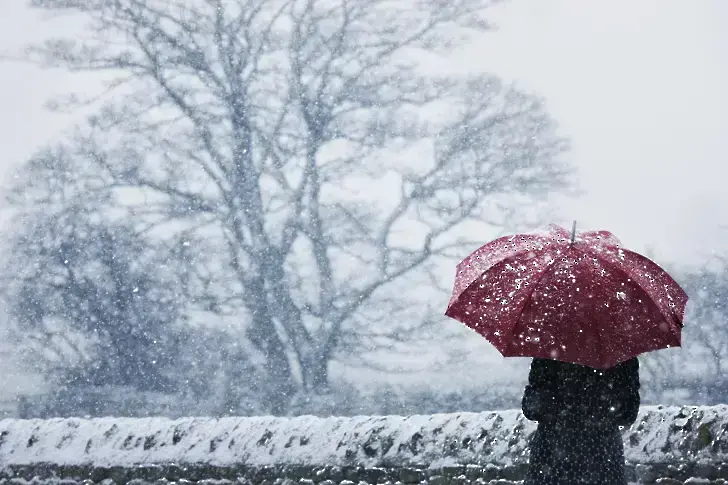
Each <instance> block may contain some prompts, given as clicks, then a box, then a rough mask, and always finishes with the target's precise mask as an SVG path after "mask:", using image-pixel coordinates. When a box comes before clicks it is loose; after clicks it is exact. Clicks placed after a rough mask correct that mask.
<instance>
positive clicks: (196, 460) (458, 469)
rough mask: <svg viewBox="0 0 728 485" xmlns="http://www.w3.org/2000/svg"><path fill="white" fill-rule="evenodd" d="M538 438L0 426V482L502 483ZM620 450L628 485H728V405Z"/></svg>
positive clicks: (652, 415) (61, 423)
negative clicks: (681, 484)
mask: <svg viewBox="0 0 728 485" xmlns="http://www.w3.org/2000/svg"><path fill="white" fill-rule="evenodd" d="M533 430H534V425H533V423H531V422H529V421H527V420H525V419H524V418H523V416H522V415H521V414H520V413H517V412H515V411H502V412H490V413H481V414H472V413H463V414H452V415H433V416H409V417H398V416H386V417H357V418H328V419H319V418H312V417H299V418H292V419H282V418H267V417H258V418H222V419H207V418H187V419H180V420H168V419H161V418H153V419H124V418H99V419H89V420H83V419H55V420H4V421H0V482H2V483H18V484H20V483H27V480H35V481H36V483H43V482H55V483H57V482H58V481H59V480H61V481H64V482H65V483H68V484H69V485H70V484H71V483H80V482H84V481H85V483H86V484H87V485H90V484H92V483H102V482H106V483H109V484H110V483H111V482H113V483H130V482H134V483H138V484H140V485H141V484H143V483H159V484H160V485H161V484H162V483H169V482H176V483H191V482H192V483H220V484H222V483H241V484H274V483H278V484H284V483H285V484H293V483H306V484H316V485H319V484H326V485H333V484H337V485H338V484H350V485H351V484H357V485H359V484H372V485H374V484H385V483H391V484H394V483H398V482H399V483H401V484H432V485H438V484H439V485H443V484H469V483H479V484H483V483H498V484H502V485H506V484H508V483H514V482H518V481H520V480H521V479H522V478H523V474H524V471H525V468H526V465H527V459H528V453H527V446H526V444H527V439H528V436H529V435H530V433H532V432H533ZM624 442H625V454H626V458H627V467H628V474H629V478H630V481H631V482H636V483H662V484H677V483H692V484H695V483H716V484H717V483H721V484H723V483H727V484H728V407H727V406H714V407H684V408H677V407H672V408H662V407H645V408H643V409H642V411H641V412H640V416H639V417H638V420H637V422H636V423H635V425H634V426H632V427H631V428H630V429H627V430H625V432H624ZM210 480H213V482H211V481H210Z"/></svg>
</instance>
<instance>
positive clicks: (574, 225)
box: [571, 221, 576, 244]
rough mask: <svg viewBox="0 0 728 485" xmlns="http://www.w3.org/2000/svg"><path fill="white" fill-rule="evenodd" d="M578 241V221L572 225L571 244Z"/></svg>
mask: <svg viewBox="0 0 728 485" xmlns="http://www.w3.org/2000/svg"><path fill="white" fill-rule="evenodd" d="M574 241H576V221H574V223H573V224H572V225H571V244H574Z"/></svg>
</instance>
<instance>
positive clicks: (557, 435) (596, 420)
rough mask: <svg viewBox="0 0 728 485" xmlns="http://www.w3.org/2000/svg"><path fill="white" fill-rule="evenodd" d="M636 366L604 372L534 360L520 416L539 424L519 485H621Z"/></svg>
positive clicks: (635, 404)
mask: <svg viewBox="0 0 728 485" xmlns="http://www.w3.org/2000/svg"><path fill="white" fill-rule="evenodd" d="M639 387H640V383H639V363H638V362H637V359H631V360H628V361H626V362H623V363H621V364H619V365H617V366H615V367H612V368H611V369H607V370H604V371H601V370H595V369H592V368H590V367H584V366H580V365H575V364H567V363H564V362H558V361H555V360H547V359H534V360H533V362H532V363H531V371H530V373H529V375H528V385H527V386H526V391H525V393H524V394H523V403H522V408H523V414H524V415H525V416H526V418H528V419H530V420H532V421H538V428H537V430H536V432H535V433H534V435H533V437H532V438H531V443H530V459H529V469H528V476H527V478H526V481H525V484H524V485H575V484H584V485H602V484H603V485H625V484H626V480H625V476H624V448H623V444H622V435H621V432H620V430H619V427H620V426H630V425H632V423H634V422H635V420H636V419H637V412H638V411H639V406H640V395H639Z"/></svg>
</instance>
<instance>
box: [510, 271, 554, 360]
mask: <svg viewBox="0 0 728 485" xmlns="http://www.w3.org/2000/svg"><path fill="white" fill-rule="evenodd" d="M555 261H556V259H551V261H550V262H549V263H548V264H547V265H546V268H545V269H544V270H543V271H542V272H541V274H540V275H538V278H537V279H536V281H535V282H534V283H533V286H532V287H531V290H530V291H529V292H528V296H527V297H526V298H525V300H523V305H522V306H521V308H520V310H519V311H518V318H517V319H516V322H515V323H514V324H513V329H512V330H511V335H510V338H509V339H508V340H507V341H506V342H507V344H506V348H505V353H504V355H505V354H507V353H508V351H509V350H510V349H511V345H512V343H513V334H515V333H516V328H517V327H518V325H519V324H520V323H521V318H523V310H525V309H526V305H528V302H529V301H530V300H531V297H532V296H533V293H534V292H535V291H536V287H537V286H538V284H539V283H541V280H543V279H544V277H545V276H546V273H548V271H549V270H550V269H551V267H552V266H553V265H554V262H555Z"/></svg>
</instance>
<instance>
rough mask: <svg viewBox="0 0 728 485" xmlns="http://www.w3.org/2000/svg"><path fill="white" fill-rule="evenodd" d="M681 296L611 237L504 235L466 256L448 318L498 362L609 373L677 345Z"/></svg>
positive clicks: (555, 231)
mask: <svg viewBox="0 0 728 485" xmlns="http://www.w3.org/2000/svg"><path fill="white" fill-rule="evenodd" d="M687 301H688V297H687V295H686V294H685V291H683V289H682V288H681V287H680V286H679V285H678V284H677V283H676V282H675V280H674V279H672V277H670V275H668V274H667V273H666V272H665V271H664V270H663V269H662V268H660V267H659V266H658V265H657V264H655V263H654V262H652V261H651V260H649V259H648V258H646V257H644V256H642V255H640V254H637V253H635V252H633V251H629V250H627V249H624V248H623V247H621V245H620V242H619V240H618V239H617V238H616V237H614V235H613V234H611V233H609V232H607V231H590V232H581V233H579V234H576V231H572V233H571V235H570V234H569V233H568V232H567V231H566V230H565V229H563V228H561V227H558V226H550V231H549V232H547V233H541V234H522V235H515V236H506V237H502V238H499V239H496V240H495V241H492V242H490V243H488V244H486V245H485V246H483V247H481V248H480V249H478V250H477V251H475V252H474V253H472V254H471V255H470V256H468V257H467V258H465V260H463V261H462V262H461V263H460V264H459V265H458V268H457V276H456V279H455V285H454V288H453V294H452V297H451V298H450V303H449V305H448V308H447V311H446V312H445V314H446V315H447V316H449V317H451V318H454V319H456V320H458V321H460V322H462V323H464V324H465V325H467V326H468V327H470V328H472V329H473V330H475V331H476V332H478V333H479V334H480V335H482V336H483V337H485V338H486V339H488V341H490V342H491V343H492V344H493V345H495V347H496V348H497V349H498V350H499V351H500V353H501V354H503V356H506V357H510V356H524V357H543V358H550V359H555V360H560V361H564V362H571V363H575V364H581V365H587V366H590V367H593V368H600V369H605V368H608V367H611V366H614V365H616V364H618V363H619V362H622V361H625V360H628V359H630V358H632V357H635V356H637V355H639V354H641V353H644V352H649V351H652V350H657V349H662V348H667V347H679V346H680V337H681V331H682V322H683V318H684V314H685V305H686V304H687Z"/></svg>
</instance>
